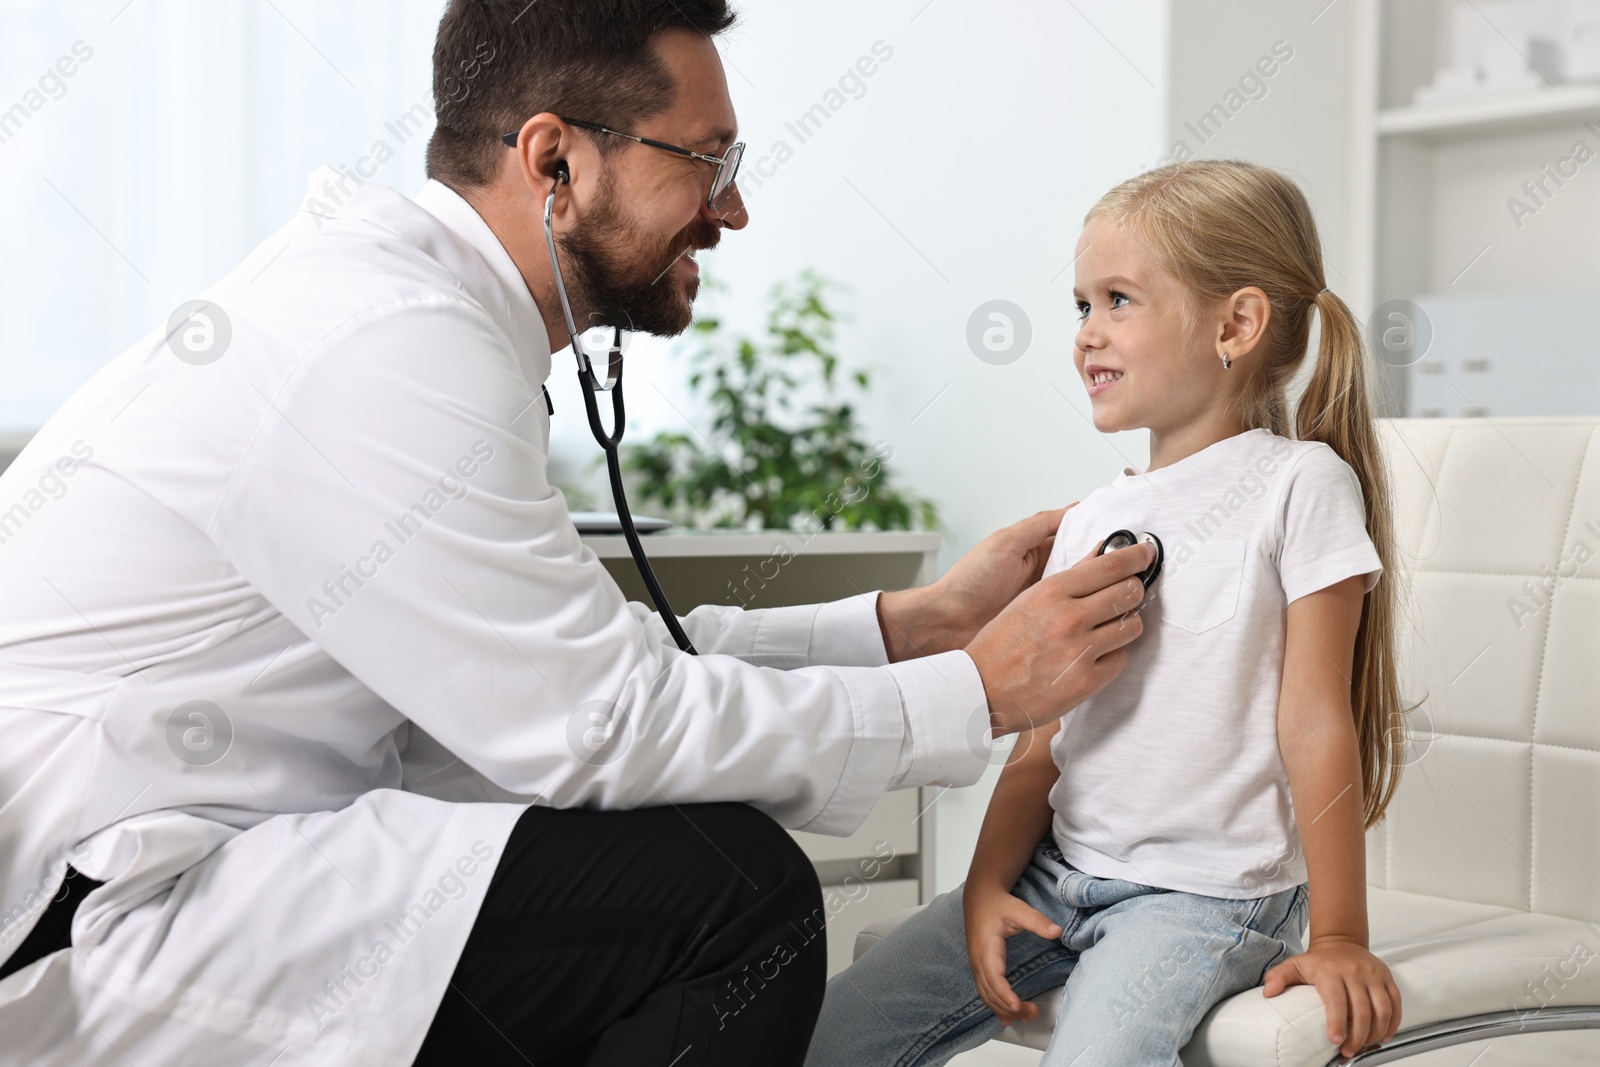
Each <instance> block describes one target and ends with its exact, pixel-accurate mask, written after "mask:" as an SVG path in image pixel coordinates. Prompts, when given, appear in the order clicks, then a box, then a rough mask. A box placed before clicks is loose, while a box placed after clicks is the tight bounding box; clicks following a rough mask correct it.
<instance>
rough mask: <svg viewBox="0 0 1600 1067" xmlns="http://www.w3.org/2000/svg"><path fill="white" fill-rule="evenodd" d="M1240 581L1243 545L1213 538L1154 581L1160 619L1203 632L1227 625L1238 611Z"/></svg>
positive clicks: (1181, 627)
mask: <svg viewBox="0 0 1600 1067" xmlns="http://www.w3.org/2000/svg"><path fill="white" fill-rule="evenodd" d="M1243 582H1244V542H1243V541H1240V540H1238V539H1237V538H1223V537H1213V538H1212V539H1211V540H1209V541H1207V542H1206V543H1205V544H1203V545H1201V546H1200V549H1199V551H1198V552H1196V553H1195V554H1194V556H1192V557H1191V558H1189V559H1188V560H1186V561H1184V562H1182V563H1179V562H1177V561H1172V563H1171V564H1170V565H1169V567H1168V568H1167V569H1166V570H1165V571H1164V572H1163V574H1162V576H1161V578H1160V579H1159V580H1158V582H1157V586H1158V587H1159V591H1160V597H1161V618H1162V620H1163V621H1165V622H1169V623H1171V624H1172V625H1174V626H1176V627H1178V628H1179V629H1180V630H1187V631H1188V632H1189V633H1193V634H1198V633H1204V632H1205V631H1207V630H1209V629H1211V628H1212V627H1214V626H1219V625H1221V624H1222V623H1225V622H1227V621H1228V620H1229V619H1231V618H1233V616H1234V615H1235V614H1236V613H1237V612H1238V610H1239V588H1240V586H1241V585H1242V584H1243Z"/></svg>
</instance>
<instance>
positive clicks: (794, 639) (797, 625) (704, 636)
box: [628, 542, 889, 670]
mask: <svg viewBox="0 0 1600 1067" xmlns="http://www.w3.org/2000/svg"><path fill="white" fill-rule="evenodd" d="M645 551H646V552H648V551H649V543H648V542H646V544H645ZM628 610H629V611H631V612H632V613H633V615H634V617H635V618H637V619H638V620H639V621H640V623H641V624H642V625H644V626H646V627H648V628H649V629H650V630H651V632H652V633H653V634H654V635H655V636H656V637H657V638H659V639H660V640H661V641H664V642H669V643H670V642H672V636H671V635H670V634H669V633H668V632H667V625H666V623H664V622H662V621H661V616H660V615H659V614H658V613H657V612H656V610H655V609H654V608H653V607H651V606H650V605H649V604H645V603H640V602H638V601H629V602H628ZM678 622H679V624H680V625H682V626H683V632H684V633H686V634H687V635H688V636H689V640H690V641H691V642H693V644H694V647H695V650H696V651H697V652H700V653H701V654H702V655H703V654H705V653H707V652H711V653H716V654H719V655H725V656H737V657H738V658H740V659H742V660H744V661H745V662H746V663H755V664H759V665H760V666H763V667H780V668H783V669H785V670H789V669H792V668H795V667H815V666H836V667H882V666H884V665H886V664H887V663H888V662H889V656H888V652H887V650H886V649H885V648H884V645H883V630H882V628H881V627H879V625H878V591H876V590H874V591H873V592H870V593H859V594H857V595H855V596H849V597H845V598H844V599H842V600H836V601H833V602H832V603H828V604H803V605H795V606H791V607H781V608H740V607H737V606H734V605H726V604H702V605H700V606H699V607H696V608H694V609H693V610H691V611H690V612H689V613H688V614H687V615H680V616H679V617H678Z"/></svg>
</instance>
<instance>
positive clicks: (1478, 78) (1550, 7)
mask: <svg viewBox="0 0 1600 1067" xmlns="http://www.w3.org/2000/svg"><path fill="white" fill-rule="evenodd" d="M1573 16H1574V11H1573V9H1572V5H1571V3H1570V0H1478V2H1475V3H1458V4H1456V5H1454V6H1453V7H1452V8H1451V9H1450V62H1449V65H1448V66H1445V67H1443V68H1441V69H1440V70H1439V71H1437V72H1436V73H1435V74H1434V79H1433V82H1432V83H1431V84H1428V85H1424V86H1421V87H1420V88H1418V89H1417V91H1416V96H1415V101H1416V103H1418V104H1430V103H1438V102H1440V101H1446V100H1454V99H1458V98H1460V97H1463V96H1475V95H1477V94H1479V93H1500V92H1529V91H1536V90H1538V89H1540V88H1542V87H1544V86H1546V85H1549V84H1553V83H1556V82H1560V81H1563V80H1565V74H1564V66H1565V60H1566V53H1567V51H1568V48H1567V43H1568V40H1569V38H1570V32H1569V31H1570V27H1571V25H1572V23H1573Z"/></svg>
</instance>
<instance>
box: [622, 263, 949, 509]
mask: <svg viewBox="0 0 1600 1067" xmlns="http://www.w3.org/2000/svg"><path fill="white" fill-rule="evenodd" d="M707 284H708V285H709V286H710V287H711V288H714V289H715V288H721V287H720V286H716V285H714V284H712V283H710V280H709V279H708V280H707ZM838 288H839V286H837V285H835V284H834V283H832V282H830V281H828V280H827V279H825V278H823V277H822V276H820V275H819V274H817V273H816V272H815V271H812V270H806V271H804V272H802V273H801V274H800V276H799V278H798V279H797V280H796V281H794V282H792V283H783V282H780V283H779V284H777V285H776V286H774V287H773V289H772V294H771V297H770V306H769V309H768V313H767V325H766V330H765V333H764V335H762V336H760V337H747V336H738V337H730V336H728V332H727V331H726V330H724V327H723V322H722V320H721V319H720V318H719V317H717V316H716V315H708V316H705V317H702V318H699V319H697V320H696V321H695V323H694V325H693V326H692V327H691V330H692V334H691V336H692V337H694V338H695V339H696V340H697V341H698V342H699V346H698V349H697V350H696V351H695V353H694V355H693V356H692V357H691V361H692V365H693V371H692V373H691V374H690V377H689V387H690V389H691V391H692V392H693V393H694V395H695V396H696V397H697V398H699V399H703V400H704V402H705V404H706V406H707V407H708V408H709V410H710V411H711V421H710V424H709V428H708V432H707V433H706V434H705V437H707V438H709V439H710V443H709V444H707V443H706V442H705V441H704V440H703V438H702V437H701V435H700V434H697V433H686V432H681V431H668V432H663V433H658V434H656V435H655V437H654V438H652V439H651V440H649V441H647V442H645V443H643V444H639V445H634V446H632V447H630V448H627V449H626V450H625V456H624V461H623V467H624V469H625V470H626V471H628V472H629V473H630V474H632V475H634V476H635V477H637V478H638V493H639V495H640V497H641V498H642V499H644V500H648V501H650V502H651V504H652V505H655V506H656V507H657V508H658V509H659V510H661V511H664V512H665V513H666V514H667V515H668V516H670V517H671V518H673V519H674V520H675V521H678V522H679V523H681V524H683V525H687V526H691V527H695V528H702V529H703V528H716V527H732V528H736V529H768V530H797V531H805V532H808V533H816V532H818V531H820V530H914V529H936V528H937V527H938V509H937V507H936V506H935V505H934V503H933V502H932V501H929V500H925V499H921V498H919V497H917V496H915V495H913V494H911V493H910V492H908V491H906V490H904V489H902V488H901V487H900V486H899V484H898V483H897V482H896V481H895V480H894V479H893V477H892V476H891V474H890V472H889V470H888V468H887V461H888V460H889V458H890V457H891V456H892V454H893V449H891V448H890V447H889V445H888V444H887V443H885V442H882V441H878V442H873V443H868V441H867V440H866V439H865V437H864V431H863V429H862V427H861V426H860V424H859V423H858V422H857V421H856V413H855V407H854V405H853V404H852V403H851V401H850V399H849V398H848V397H847V396H844V395H842V390H843V387H844V386H843V383H841V382H840V380H839V379H840V377H841V373H840V368H839V358H838V356H837V355H836V354H835V352H834V351H833V342H834V327H835V322H836V321H837V319H838V316H837V315H836V313H835V312H834V310H833V307H832V306H831V304H830V302H829V296H830V292H831V291H833V290H836V289H838ZM845 377H847V380H848V384H849V385H850V386H851V387H853V389H854V390H855V391H857V392H860V393H865V392H866V391H867V390H868V388H869V387H870V385H871V376H870V375H869V373H868V372H867V371H864V370H856V371H851V372H849V374H848V375H847V376H845ZM799 396H809V397H813V398H816V399H814V400H813V401H812V402H810V403H808V404H807V405H806V406H805V407H804V409H803V410H801V411H797V410H796V407H797V400H796V398H797V397H799Z"/></svg>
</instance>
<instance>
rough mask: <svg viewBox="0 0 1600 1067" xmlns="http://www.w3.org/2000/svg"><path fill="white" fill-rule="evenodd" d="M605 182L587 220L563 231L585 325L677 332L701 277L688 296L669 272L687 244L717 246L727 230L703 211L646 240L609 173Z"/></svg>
mask: <svg viewBox="0 0 1600 1067" xmlns="http://www.w3.org/2000/svg"><path fill="white" fill-rule="evenodd" d="M602 181H603V184H602V186H601V188H600V192H599V198H598V200H597V202H596V203H595V206H594V207H593V208H591V209H590V211H589V214H588V215H587V216H586V217H585V218H584V220H583V222H582V224H581V225H579V226H577V227H574V228H573V230H572V232H570V233H568V234H566V235H565V236H563V237H562V238H560V244H561V250H562V251H563V252H564V253H565V254H566V255H565V259H566V262H565V263H563V264H562V269H563V270H564V271H565V272H566V274H567V279H568V282H569V284H570V286H571V289H572V292H571V294H570V299H571V300H572V303H573V304H574V307H573V317H574V318H575V319H576V320H577V321H578V329H580V330H586V329H592V328H594V327H596V326H620V327H621V328H622V329H624V330H628V331H630V332H637V333H648V334H653V335H655V336H656V337H676V336H677V335H678V334H680V333H682V332H683V331H684V330H686V329H688V328H689V323H690V322H692V321H693V320H694V307H693V305H694V298H695V296H696V295H697V294H698V293H699V292H700V279H699V278H695V279H694V280H693V281H691V282H690V283H689V287H688V290H687V294H686V298H685V297H684V296H680V295H679V292H678V279H677V278H675V277H669V276H668V275H669V273H670V272H671V271H672V269H673V267H674V265H675V264H676V263H677V261H678V258H679V257H680V256H682V255H683V253H684V251H685V250H686V249H690V248H693V249H697V250H698V249H706V248H715V247H716V246H717V243H718V242H719V241H721V240H722V230H721V228H720V227H718V226H714V225H712V224H711V223H709V222H707V221H706V220H705V219H703V218H699V217H696V218H695V220H694V221H693V222H691V223H690V224H689V225H688V226H685V227H684V228H683V229H682V230H680V231H678V232H677V233H676V234H673V235H672V237H670V238H667V239H665V240H661V241H646V240H644V239H642V238H641V236H640V235H639V232H638V228H637V227H636V226H635V225H633V223H632V220H631V219H628V218H627V217H625V216H624V214H623V212H622V210H621V208H620V206H619V204H618V198H617V196H616V195H615V189H614V187H613V186H612V184H611V182H610V181H609V176H607V178H606V179H602ZM580 309H581V310H580Z"/></svg>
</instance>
